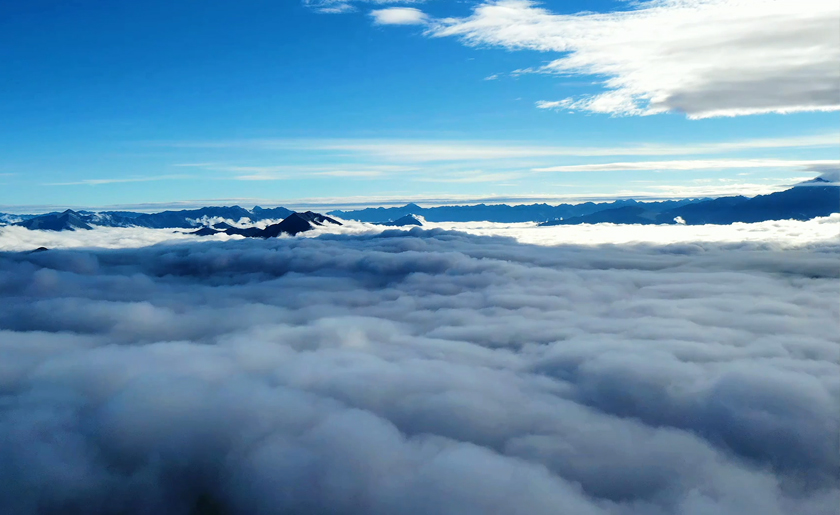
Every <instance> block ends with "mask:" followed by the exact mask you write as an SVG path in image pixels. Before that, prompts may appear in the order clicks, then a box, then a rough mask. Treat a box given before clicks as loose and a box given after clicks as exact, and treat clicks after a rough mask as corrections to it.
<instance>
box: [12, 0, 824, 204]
mask: <svg viewBox="0 0 840 515" xmlns="http://www.w3.org/2000/svg"><path fill="white" fill-rule="evenodd" d="M762 5H764V7H763V8H761V9H759V7H761V6H762ZM767 5H770V4H766V3H765V4H762V3H761V2H760V1H758V0H750V1H746V2H734V1H730V0H701V1H694V0H692V1H688V0H666V1H662V2H657V3H656V4H650V3H644V2H642V3H637V4H630V3H626V2H609V1H594V2H593V1H587V2H571V1H568V2H558V1H553V2H543V3H541V4H536V3H531V2H526V1H523V0H505V1H502V2H481V1H474V2H470V1H447V0H428V1H425V2H423V1H414V2H408V1H407V2H402V3H401V2H388V1H387V0H372V1H366V2H358V1H350V0H348V1H342V0H309V1H298V0H273V1H262V0H259V1H258V0H242V1H237V2H233V1H202V2H196V1H181V2H179V1H171V0H169V1H165V2H164V1H157V0H146V1H144V2H113V1H109V0H75V1H72V2H68V1H49V0H32V1H27V2H0V62H2V63H3V64H2V71H0V120H2V123H0V206H3V209H5V210H13V209H12V208H18V209H24V208H27V209H29V210H37V209H41V208H48V207H56V206H75V207H105V206H135V207H136V206H138V205H142V206H145V207H150V206H151V207H154V206H164V205H171V204H176V203H186V204H189V203H199V204H201V203H234V202H237V203H240V204H243V205H249V204H250V205H253V204H254V203H261V204H264V205H265V204H277V203H281V204H287V205H291V206H294V205H296V204H300V205H309V204H312V205H318V204H328V203H335V204H351V203H356V202H358V203H372V204H377V203H385V202H391V201H393V202H403V201H409V200H414V201H420V202H421V203H422V202H426V203H442V202H452V201H465V200H479V199H487V198H496V199H499V198H502V199H506V200H508V201H519V200H521V201H530V200H531V199H548V200H554V201H560V200H577V199H583V198H609V197H615V196H636V197H639V198H645V197H660V196H661V197H681V196H698V195H717V194H728V193H734V192H743V193H757V192H762V191H768V190H769V189H772V188H773V187H778V186H779V185H783V184H788V183H789V182H790V181H792V180H799V179H801V178H809V177H813V176H815V175H817V174H818V173H819V172H820V171H823V170H829V169H836V168H837V161H838V159H840V124H838V121H840V117H838V113H837V112H836V111H837V109H838V105H840V98H838V97H840V70H838V69H837V66H836V62H837V60H836V59H837V58H838V56H840V34H838V33H840V24H838V23H840V6H837V5H836V2H834V1H822V0H806V1H797V2H793V1H790V0H780V1H779V2H776V3H773V4H772V6H771V7H770V8H767ZM584 11H587V12H588V13H586V14H578V13H582V12H584ZM792 13H795V14H796V16H792ZM571 15H574V16H571ZM639 163H643V164H639Z"/></svg>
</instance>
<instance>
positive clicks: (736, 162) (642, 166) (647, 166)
mask: <svg viewBox="0 0 840 515" xmlns="http://www.w3.org/2000/svg"><path fill="white" fill-rule="evenodd" d="M811 167H840V161H838V160H786V159H697V160H682V161H636V162H632V161H631V162H623V163H597V164H585V165H567V166H550V167H545V168H534V171H535V172H614V171H635V170H675V171H688V170H724V169H732V168H811Z"/></svg>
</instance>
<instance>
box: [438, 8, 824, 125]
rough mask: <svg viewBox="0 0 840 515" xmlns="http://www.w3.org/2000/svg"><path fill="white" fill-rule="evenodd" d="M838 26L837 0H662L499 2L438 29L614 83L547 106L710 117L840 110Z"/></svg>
mask: <svg viewBox="0 0 840 515" xmlns="http://www.w3.org/2000/svg"><path fill="white" fill-rule="evenodd" d="M838 27H840V6H838V4H837V2H834V1H833V0H804V1H800V0H773V1H767V0H737V1H736V0H652V1H647V2H641V3H639V4H638V5H636V6H635V7H634V8H631V9H629V10H626V11H615V12H609V13H580V14H573V15H566V14H555V13H553V12H551V11H549V10H548V9H545V8H543V7H541V6H540V5H539V4H538V3H537V2H532V1H530V0H498V1H485V2H482V3H481V4H479V5H478V6H477V7H476V8H475V10H474V12H473V14H472V15H471V16H468V17H463V18H444V19H437V20H433V21H430V25H429V28H428V30H427V34H428V35H429V36H432V37H456V38H458V39H460V40H461V41H463V42H464V43H465V44H467V45H471V46H495V47H502V48H506V49H509V50H537V51H541V52H559V53H563V54H564V55H563V56H562V57H560V58H558V59H555V60H553V61H551V62H550V63H548V64H545V65H542V66H539V67H537V68H533V69H528V70H519V71H518V73H528V72H537V73H548V74H558V75H595V76H601V77H604V78H605V81H604V86H605V88H606V91H604V92H602V93H599V94H595V95H591V96H584V97H578V98H564V99H560V100H543V101H540V102H538V103H537V106H538V107H540V108H545V109H554V108H557V109H569V110H583V111H589V112H595V113H608V114H614V115H649V114H656V113H664V112H681V113H685V114H686V115H688V117H689V118H707V117H714V116H738V115H749V114H760V113H793V112H801V111H836V110H838V109H840V68H839V67H838V66H837V62H840V29H838Z"/></svg>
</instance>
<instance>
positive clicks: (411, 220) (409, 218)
mask: <svg viewBox="0 0 840 515" xmlns="http://www.w3.org/2000/svg"><path fill="white" fill-rule="evenodd" d="M423 222H425V220H424V219H423V217H422V216H420V215H405V216H403V217H401V218H397V219H396V220H392V221H390V222H385V223H383V224H382V225H388V226H390V227H407V226H409V225H416V226H422V225H423Z"/></svg>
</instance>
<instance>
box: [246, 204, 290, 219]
mask: <svg viewBox="0 0 840 515" xmlns="http://www.w3.org/2000/svg"><path fill="white" fill-rule="evenodd" d="M251 213H252V214H251V220H253V221H255V222H256V221H258V220H276V219H278V218H286V217H287V216H289V215H290V214H292V213H294V211H292V210H291V209H286V208H285V207H270V208H262V207H260V206H254V209H252V210H251Z"/></svg>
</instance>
